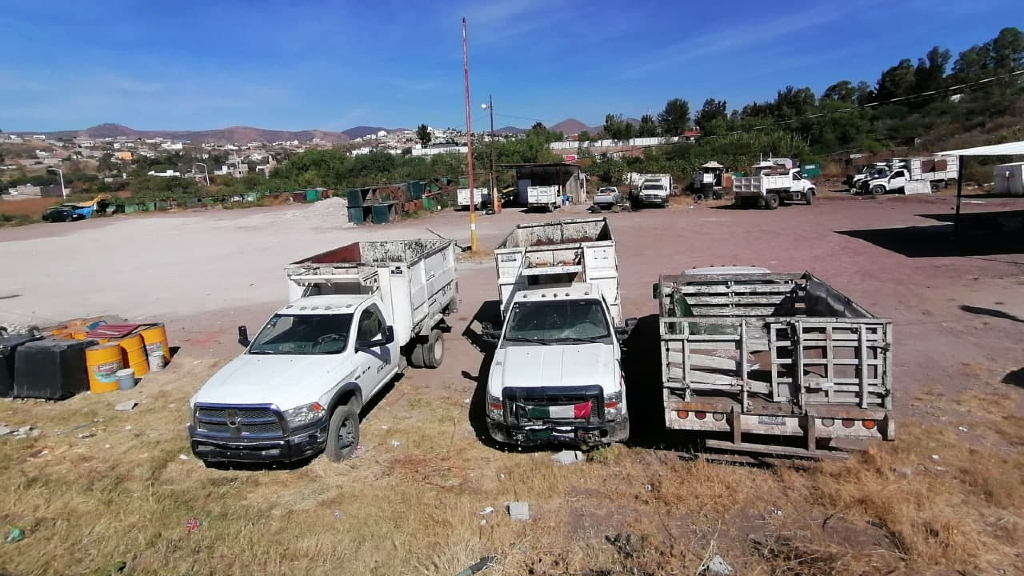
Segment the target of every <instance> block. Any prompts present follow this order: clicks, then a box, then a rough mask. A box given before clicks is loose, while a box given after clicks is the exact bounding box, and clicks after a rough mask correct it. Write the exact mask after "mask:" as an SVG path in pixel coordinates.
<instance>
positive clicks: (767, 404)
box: [654, 268, 896, 457]
mask: <svg viewBox="0 0 1024 576" xmlns="http://www.w3.org/2000/svg"><path fill="white" fill-rule="evenodd" d="M654 298H655V299H656V300H657V301H658V307H659V312H660V314H659V324H660V339H661V361H662V386H663V394H664V407H665V425H666V427H667V428H668V429H672V430H690V431H695V432H701V433H703V434H705V435H707V436H708V438H709V439H707V440H706V441H705V443H706V446H707V447H708V448H712V449H721V450H726V451H731V452H754V453H756V452H760V453H766V454H772V455H782V456H812V457H814V456H820V455H827V454H828V449H829V448H831V447H832V446H830V445H831V444H832V443H833V442H835V441H837V440H840V439H860V440H868V439H884V440H893V439H894V438H895V434H896V425H895V422H894V418H893V416H894V415H893V407H892V399H893V395H892V394H893V367H892V341H893V327H892V321H891V320H887V319H884V318H878V317H876V316H874V315H873V314H871V313H869V312H868V311H867V310H865V309H864V308H862V307H861V306H860V305H858V304H857V303H855V302H853V301H852V300H850V299H849V298H847V297H846V296H845V295H843V294H842V293H840V292H839V291H838V290H836V289H835V288H833V287H831V286H829V285H828V284H826V283H825V282H823V281H821V280H820V279H818V278H817V277H815V276H814V275H812V274H811V273H809V272H804V273H799V274H776V273H770V272H768V271H766V270H763V269H760V270H756V269H754V270H751V269H746V270H743V269H729V268H721V269H716V268H710V269H699V270H691V271H688V272H686V273H683V274H678V275H665V276H662V277H661V278H660V280H659V282H658V283H657V284H655V285H654ZM716 433H720V435H721V436H724V438H716V437H715V435H716ZM786 438H790V439H793V440H797V441H796V442H795V443H793V442H786V441H785V439H786Z"/></svg>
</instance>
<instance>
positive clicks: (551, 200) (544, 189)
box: [526, 186, 562, 212]
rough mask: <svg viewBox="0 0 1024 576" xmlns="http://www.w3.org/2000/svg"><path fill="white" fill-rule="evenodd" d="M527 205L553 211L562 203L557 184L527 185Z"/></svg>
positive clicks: (560, 192)
mask: <svg viewBox="0 0 1024 576" xmlns="http://www.w3.org/2000/svg"><path fill="white" fill-rule="evenodd" d="M526 202H527V204H526V205H527V207H528V208H531V209H538V208H539V209H542V210H545V211H547V212H554V211H555V210H557V209H558V207H559V206H561V205H562V191H561V188H560V187H558V186H529V187H527V189H526Z"/></svg>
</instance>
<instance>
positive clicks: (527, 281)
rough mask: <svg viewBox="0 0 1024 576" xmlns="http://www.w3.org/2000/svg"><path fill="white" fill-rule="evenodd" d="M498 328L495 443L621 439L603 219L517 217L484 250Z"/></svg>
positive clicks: (623, 425) (611, 264) (613, 267)
mask: <svg viewBox="0 0 1024 576" xmlns="http://www.w3.org/2000/svg"><path fill="white" fill-rule="evenodd" d="M494 257H495V264H496V266H497V271H498V294H499V299H500V302H501V310H502V317H503V319H504V322H503V326H502V329H501V331H500V334H499V335H498V337H497V347H496V351H495V355H494V360H493V362H492V364H491V368H490V375H489V378H488V381H487V394H486V413H487V428H488V431H489V433H490V435H491V436H492V437H493V438H494V439H495V440H497V441H499V442H503V443H510V444H516V445H536V444H549V443H562V444H570V445H575V446H580V447H590V446H598V445H602V444H608V443H611V442H620V441H625V440H626V439H627V438H628V437H629V418H628V415H627V412H626V397H625V389H624V386H623V376H622V350H621V347H620V345H619V336H620V332H621V329H622V327H623V322H622V312H621V304H620V301H619V276H618V262H617V260H616V257H615V240H614V239H613V238H612V234H611V229H610V228H609V226H608V220H607V219H605V218H589V219H571V220H561V221H556V222H549V223H544V224H521V225H519V226H516V227H515V229H513V230H512V232H511V233H510V234H509V235H508V237H507V238H505V240H504V241H503V242H502V243H501V245H500V246H498V248H497V249H496V250H495V251H494Z"/></svg>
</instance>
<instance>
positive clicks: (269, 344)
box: [249, 314, 352, 354]
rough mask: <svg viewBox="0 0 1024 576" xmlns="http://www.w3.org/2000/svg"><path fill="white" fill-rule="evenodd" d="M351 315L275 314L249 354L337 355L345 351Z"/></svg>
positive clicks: (350, 326) (258, 335) (253, 344)
mask: <svg viewBox="0 0 1024 576" xmlns="http://www.w3.org/2000/svg"><path fill="white" fill-rule="evenodd" d="M351 328H352V315H351V314H275V315H274V317H273V318H271V319H270V321H269V322H267V325H266V326H264V327H263V330H260V333H259V334H257V335H256V339H255V340H253V343H252V346H251V347H250V348H249V354H337V353H339V352H342V351H343V350H345V347H346V345H347V344H348V335H349V332H350V331H351Z"/></svg>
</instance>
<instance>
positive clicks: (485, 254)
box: [459, 248, 494, 262]
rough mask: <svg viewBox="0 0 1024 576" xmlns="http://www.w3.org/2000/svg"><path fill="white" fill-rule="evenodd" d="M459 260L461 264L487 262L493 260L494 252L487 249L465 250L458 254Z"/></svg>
mask: <svg viewBox="0 0 1024 576" xmlns="http://www.w3.org/2000/svg"><path fill="white" fill-rule="evenodd" d="M459 260H460V261H462V262H488V261H493V260H494V250H490V249H488V248H477V249H476V250H466V251H465V252H461V253H460V254H459Z"/></svg>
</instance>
